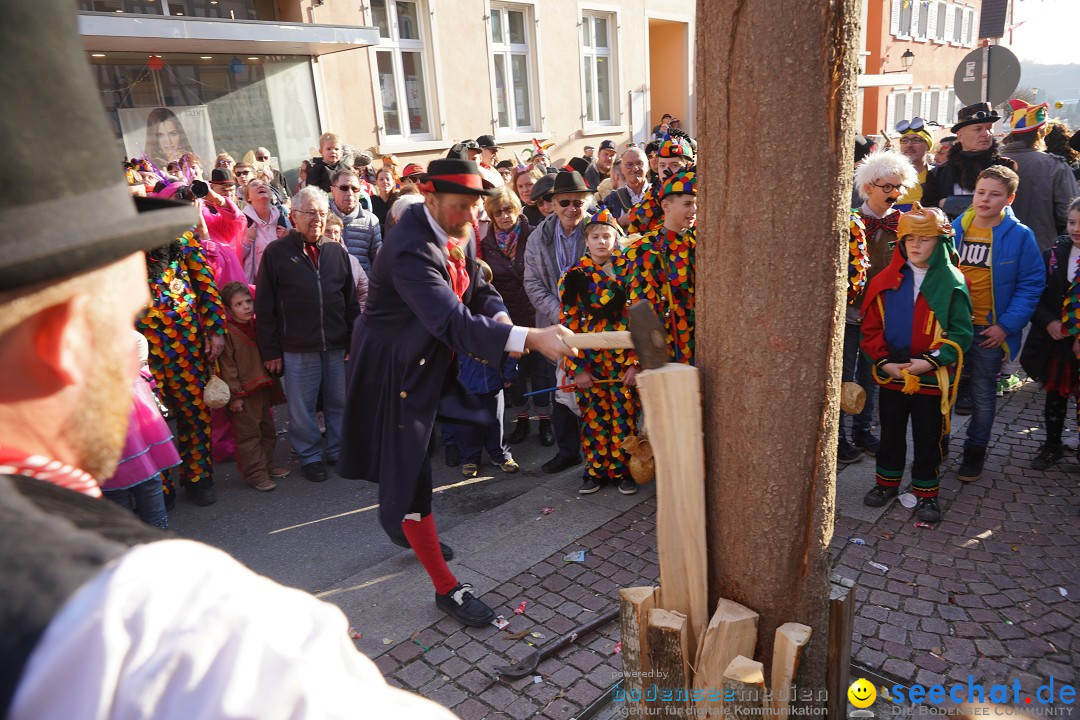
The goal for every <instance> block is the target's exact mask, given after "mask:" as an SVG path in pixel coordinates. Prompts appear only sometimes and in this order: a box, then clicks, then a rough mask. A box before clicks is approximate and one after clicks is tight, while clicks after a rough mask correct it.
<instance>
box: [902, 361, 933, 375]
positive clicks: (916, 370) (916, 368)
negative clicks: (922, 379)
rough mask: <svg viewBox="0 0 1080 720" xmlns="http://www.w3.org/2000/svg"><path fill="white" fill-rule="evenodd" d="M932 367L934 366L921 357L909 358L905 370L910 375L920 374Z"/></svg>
mask: <svg viewBox="0 0 1080 720" xmlns="http://www.w3.org/2000/svg"><path fill="white" fill-rule="evenodd" d="M933 369H934V366H933V365H931V364H930V363H929V362H927V361H926V360H923V359H922V358H911V362H910V363H908V366H907V371H908V373H910V374H911V375H922V374H924V373H928V372H930V371H931V370H933Z"/></svg>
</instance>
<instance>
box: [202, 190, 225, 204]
mask: <svg viewBox="0 0 1080 720" xmlns="http://www.w3.org/2000/svg"><path fill="white" fill-rule="evenodd" d="M204 199H205V200H207V201H209V203H210V204H211V205H213V206H214V207H223V206H224V205H225V198H224V197H223V196H222V195H221V194H220V193H218V192H217V191H216V190H214V189H213V188H210V189H209V190H207V192H206V197H205V198H204Z"/></svg>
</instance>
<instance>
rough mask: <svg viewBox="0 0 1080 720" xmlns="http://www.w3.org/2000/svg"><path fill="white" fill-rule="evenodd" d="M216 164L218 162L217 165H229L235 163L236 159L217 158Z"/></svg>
mask: <svg viewBox="0 0 1080 720" xmlns="http://www.w3.org/2000/svg"><path fill="white" fill-rule="evenodd" d="M217 164H218V167H229V166H230V165H235V164H236V161H235V160H218V163H217Z"/></svg>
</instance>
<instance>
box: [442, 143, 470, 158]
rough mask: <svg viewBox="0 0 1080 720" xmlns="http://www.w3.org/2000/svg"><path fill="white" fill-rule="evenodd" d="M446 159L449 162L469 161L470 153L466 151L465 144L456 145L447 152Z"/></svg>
mask: <svg viewBox="0 0 1080 720" xmlns="http://www.w3.org/2000/svg"><path fill="white" fill-rule="evenodd" d="M446 157H447V159H448V160H468V159H469V151H468V150H466V149H465V144H464V143H454V145H453V147H451V148H450V149H449V150H448V151H447V153H446Z"/></svg>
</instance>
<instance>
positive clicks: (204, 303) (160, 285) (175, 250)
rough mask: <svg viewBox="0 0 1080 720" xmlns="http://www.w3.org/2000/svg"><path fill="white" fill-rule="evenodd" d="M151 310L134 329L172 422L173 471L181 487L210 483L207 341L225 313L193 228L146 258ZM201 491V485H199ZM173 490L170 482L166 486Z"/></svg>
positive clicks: (217, 331) (219, 330)
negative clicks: (177, 454) (176, 460)
mask: <svg viewBox="0 0 1080 720" xmlns="http://www.w3.org/2000/svg"><path fill="white" fill-rule="evenodd" d="M146 268H147V275H148V280H149V283H150V298H151V299H150V307H149V308H148V309H147V310H146V312H145V313H144V315H143V316H142V317H141V318H140V319H139V320H138V321H137V322H136V327H137V329H138V330H139V332H141V333H142V334H143V335H144V336H145V337H146V339H147V342H149V344H150V358H149V360H150V362H149V364H150V372H151V373H152V374H153V376H154V380H155V382H156V383H157V386H158V392H159V393H160V394H161V395H162V400H163V402H164V403H165V404H166V405H167V406H168V408H169V411H170V412H171V413H172V416H173V417H174V418H175V419H176V424H177V433H176V444H177V447H178V449H179V450H180V458H181V460H182V462H181V464H180V466H179V467H178V468H177V469H176V470H175V471H173V472H175V473H176V475H177V476H178V477H179V478H180V482H181V484H183V485H184V486H185V487H187V486H191V485H193V484H195V483H207V484H209V485H211V486H212V484H213V469H214V468H213V458H212V456H211V448H210V410H209V408H207V407H206V404H205V403H204V402H203V387H204V385H205V384H206V380H207V377H208V376H207V363H206V358H205V355H204V350H203V348H204V346H205V342H206V338H207V337H209V336H210V335H211V334H217V335H223V334H224V333H225V310H224V307H223V306H222V304H221V298H220V297H219V296H218V290H217V285H216V284H215V282H214V273H213V270H211V269H210V266H209V265H208V264H207V262H206V258H205V256H204V255H203V251H202V247H201V246H200V245H199V240H198V238H197V237H196V235H195V233H194V231H193V230H189V231H188V232H185V233H184V234H183V236H181V237H180V238H179V239H178V240H176V241H174V242H172V243H169V244H168V245H165V246H162V247H160V248H157V249H156V250H153V251H151V252H149V253H147V255H146ZM200 487H206V485H201V486H200ZM166 491H167V492H170V491H172V478H169V479H168V480H167V482H166Z"/></svg>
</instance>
